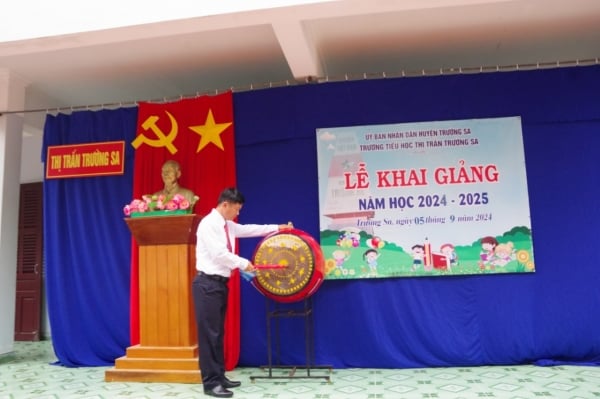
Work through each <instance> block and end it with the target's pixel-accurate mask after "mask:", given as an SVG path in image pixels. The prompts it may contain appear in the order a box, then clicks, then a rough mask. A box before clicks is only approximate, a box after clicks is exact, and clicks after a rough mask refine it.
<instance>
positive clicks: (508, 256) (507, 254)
mask: <svg viewBox="0 0 600 399" xmlns="http://www.w3.org/2000/svg"><path fill="white" fill-rule="evenodd" d="M494 254H495V258H494V260H493V263H494V265H496V266H500V267H504V266H506V264H507V263H508V262H510V261H511V260H515V259H516V255H515V248H514V244H513V243H512V242H510V241H509V242H507V243H506V244H498V245H496V248H495V249H494Z"/></svg>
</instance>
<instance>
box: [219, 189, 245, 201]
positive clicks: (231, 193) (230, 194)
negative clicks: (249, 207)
mask: <svg viewBox="0 0 600 399" xmlns="http://www.w3.org/2000/svg"><path fill="white" fill-rule="evenodd" d="M223 202H231V203H232V204H243V203H244V202H245V199H244V196H243V195H242V193H240V192H239V191H238V189H237V188H235V187H229V188H226V189H225V190H223V191H222V192H221V194H220V195H219V200H218V203H219V204H221V203H223Z"/></svg>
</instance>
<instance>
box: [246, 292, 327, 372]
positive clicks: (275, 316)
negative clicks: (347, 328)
mask: <svg viewBox="0 0 600 399" xmlns="http://www.w3.org/2000/svg"><path fill="white" fill-rule="evenodd" d="M303 302H304V303H303V305H304V306H302V307H295V308H291V307H289V305H286V306H284V305H282V304H280V303H278V302H276V301H273V300H270V299H269V298H266V307H267V317H266V319H267V360H268V364H267V365H264V366H260V368H261V370H267V371H268V374H267V375H261V376H250V381H251V382H254V380H255V379H257V378H267V379H282V378H285V379H294V378H320V379H325V380H326V381H327V382H331V371H332V369H333V367H332V366H331V365H315V364H314V360H315V346H314V324H313V308H312V306H313V304H312V299H311V298H310V297H308V298H305V299H304V300H303ZM291 317H302V318H304V340H305V350H306V364H304V365H281V361H280V354H281V337H280V331H279V320H280V319H282V318H291ZM272 322H273V324H274V329H275V332H274V334H272V333H271V328H272V326H271V324H272ZM273 335H274V337H275V353H276V355H277V364H276V365H274V364H273V347H272V345H273V342H272V340H273ZM273 369H289V370H290V371H289V373H287V374H286V375H277V376H275V375H273ZM299 369H300V370H304V371H305V373H304V372H303V373H296V371H297V370H299ZM316 369H321V370H322V369H325V370H329V373H327V374H319V375H315V374H312V373H311V371H312V370H316Z"/></svg>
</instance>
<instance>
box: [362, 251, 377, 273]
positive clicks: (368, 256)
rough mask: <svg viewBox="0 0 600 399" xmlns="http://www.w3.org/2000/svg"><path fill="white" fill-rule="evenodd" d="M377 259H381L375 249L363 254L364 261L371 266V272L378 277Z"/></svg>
mask: <svg viewBox="0 0 600 399" xmlns="http://www.w3.org/2000/svg"><path fill="white" fill-rule="evenodd" d="M377 258H379V252H377V250H375V249H373V248H369V249H367V250H366V251H365V253H364V254H363V259H364V260H365V261H366V262H367V265H369V270H370V273H371V274H372V275H375V276H376V275H377Z"/></svg>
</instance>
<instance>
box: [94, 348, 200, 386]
mask: <svg viewBox="0 0 600 399" xmlns="http://www.w3.org/2000/svg"><path fill="white" fill-rule="evenodd" d="M198 366H199V364H198V346H197V345H195V346H183V347H148V346H140V345H134V346H130V347H129V348H127V353H126V355H125V356H123V357H120V358H118V359H116V360H115V367H113V368H111V369H108V370H106V372H105V374H104V380H105V381H107V382H115V381H119V382H127V381H129V382H178V383H189V384H201V383H202V376H201V374H200V370H199V367H198Z"/></svg>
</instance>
